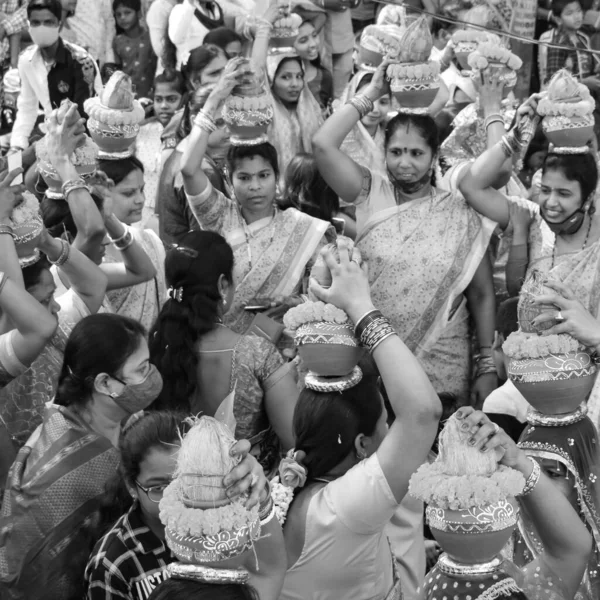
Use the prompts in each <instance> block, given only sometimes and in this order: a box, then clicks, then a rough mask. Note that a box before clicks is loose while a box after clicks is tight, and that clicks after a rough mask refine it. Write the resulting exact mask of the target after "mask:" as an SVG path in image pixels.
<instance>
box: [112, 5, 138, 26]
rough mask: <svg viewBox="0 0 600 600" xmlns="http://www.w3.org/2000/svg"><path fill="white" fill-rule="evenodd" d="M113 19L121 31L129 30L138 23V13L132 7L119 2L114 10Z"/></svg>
mask: <svg viewBox="0 0 600 600" xmlns="http://www.w3.org/2000/svg"><path fill="white" fill-rule="evenodd" d="M115 21H116V22H117V25H118V26H119V27H120V28H121V29H122V30H123V31H129V30H130V29H133V28H134V27H135V26H136V25H137V24H138V14H137V12H136V11H135V10H133V9H132V8H128V7H127V6H123V5H122V4H121V5H120V6H117V9H116V10H115Z"/></svg>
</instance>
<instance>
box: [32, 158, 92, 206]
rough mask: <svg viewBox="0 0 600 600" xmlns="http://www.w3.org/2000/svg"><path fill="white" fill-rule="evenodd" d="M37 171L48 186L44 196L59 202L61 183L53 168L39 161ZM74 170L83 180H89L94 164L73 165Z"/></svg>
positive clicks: (61, 195) (61, 194)
mask: <svg viewBox="0 0 600 600" xmlns="http://www.w3.org/2000/svg"><path fill="white" fill-rule="evenodd" d="M37 170H38V172H39V174H40V175H41V176H42V179H43V180H44V181H45V182H46V185H47V186H48V189H47V190H46V196H48V198H52V199H54V200H61V199H62V198H63V193H62V183H63V182H62V179H61V178H60V176H59V175H58V173H57V172H56V170H55V169H54V167H53V166H52V165H51V164H50V163H48V162H45V161H40V162H39V163H38V166H37ZM75 170H76V171H77V174H78V175H79V176H80V177H82V178H83V179H89V178H90V177H91V176H92V175H93V174H94V173H95V172H96V163H94V164H88V165H75Z"/></svg>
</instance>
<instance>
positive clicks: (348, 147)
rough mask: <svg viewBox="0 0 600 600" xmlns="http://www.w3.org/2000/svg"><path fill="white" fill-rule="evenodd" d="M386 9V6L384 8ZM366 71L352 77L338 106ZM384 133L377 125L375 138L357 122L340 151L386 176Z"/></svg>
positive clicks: (352, 94) (353, 92)
mask: <svg viewBox="0 0 600 600" xmlns="http://www.w3.org/2000/svg"><path fill="white" fill-rule="evenodd" d="M386 8H387V6H386ZM368 74H370V73H369V72H368V71H359V72H358V73H356V75H354V77H352V79H351V80H350V83H349V84H348V85H347V86H346V89H345V90H344V93H343V95H342V97H341V101H340V106H344V105H345V104H346V103H347V102H348V101H349V100H351V99H352V98H354V96H355V95H356V92H357V90H358V88H359V87H360V84H361V82H362V80H363V79H364V77H365V75H368ZM384 146H385V132H384V127H383V126H382V125H379V127H377V132H376V133H375V137H374V138H373V137H371V134H370V133H369V132H368V131H367V129H366V127H365V126H364V125H363V124H362V123H361V122H360V121H358V123H357V124H356V125H355V126H354V127H353V128H352V131H351V132H350V133H349V134H348V135H347V136H346V139H345V140H344V141H343V143H342V147H341V150H342V152H343V153H344V154H347V155H348V156H349V157H350V158H351V159H352V160H353V161H354V162H356V163H358V164H360V165H363V166H365V167H367V169H369V170H370V171H372V172H374V173H378V174H380V175H385V174H386V163H385V148H384Z"/></svg>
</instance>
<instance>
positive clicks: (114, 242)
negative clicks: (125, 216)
mask: <svg viewBox="0 0 600 600" xmlns="http://www.w3.org/2000/svg"><path fill="white" fill-rule="evenodd" d="M128 233H129V229H127V227H124V228H123V233H122V234H121V235H120V236H119V237H118V238H113V237H110V235H109V236H108V239H109V240H110V242H111V244H119V243H121V242H122V241H123V240H124V239H125V238H126V237H127V234H128Z"/></svg>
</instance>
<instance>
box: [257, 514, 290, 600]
mask: <svg viewBox="0 0 600 600" xmlns="http://www.w3.org/2000/svg"><path fill="white" fill-rule="evenodd" d="M255 551H256V558H257V559H258V564H259V565H260V569H259V570H258V571H257V572H255V573H253V574H252V579H251V584H252V587H254V588H255V589H256V591H257V592H258V596H259V597H260V599H261V600H277V598H279V594H280V593H281V588H282V587H283V580H284V577H285V572H286V570H287V554H286V549H285V542H284V538H283V532H282V530H281V525H279V521H278V520H277V518H276V517H273V518H272V519H271V520H270V521H268V522H267V523H265V524H264V525H263V526H262V527H261V536H260V539H258V540H257V541H256V542H255ZM251 560H252V563H254V562H255V558H254V556H252V558H251Z"/></svg>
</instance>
